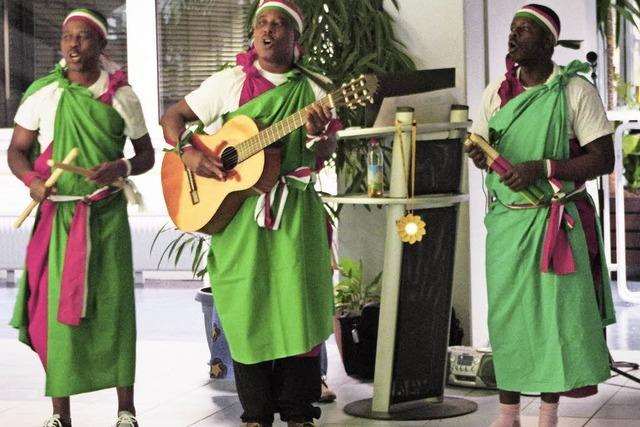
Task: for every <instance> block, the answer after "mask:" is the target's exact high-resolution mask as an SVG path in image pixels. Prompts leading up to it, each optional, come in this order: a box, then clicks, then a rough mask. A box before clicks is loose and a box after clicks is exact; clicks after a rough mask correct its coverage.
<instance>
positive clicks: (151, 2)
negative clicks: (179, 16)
mask: <svg viewBox="0 0 640 427" xmlns="http://www.w3.org/2000/svg"><path fill="white" fill-rule="evenodd" d="M127 50H128V62H127V64H128V74H129V83H130V84H131V86H132V87H133V89H134V90H135V92H136V94H137V95H138V97H139V98H140V102H141V103H142V111H143V113H144V118H145V121H146V122H147V127H148V128H149V134H150V135H151V138H152V140H154V145H156V146H162V145H163V143H162V133H161V131H160V126H159V125H158V122H159V117H158V105H159V104H158V46H157V37H156V2H155V0H127Z"/></svg>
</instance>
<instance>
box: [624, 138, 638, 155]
mask: <svg viewBox="0 0 640 427" xmlns="http://www.w3.org/2000/svg"><path fill="white" fill-rule="evenodd" d="M639 144H640V135H637V134H633V135H625V136H623V137H622V154H623V155H624V156H629V155H631V154H640V150H639V148H640V147H639Z"/></svg>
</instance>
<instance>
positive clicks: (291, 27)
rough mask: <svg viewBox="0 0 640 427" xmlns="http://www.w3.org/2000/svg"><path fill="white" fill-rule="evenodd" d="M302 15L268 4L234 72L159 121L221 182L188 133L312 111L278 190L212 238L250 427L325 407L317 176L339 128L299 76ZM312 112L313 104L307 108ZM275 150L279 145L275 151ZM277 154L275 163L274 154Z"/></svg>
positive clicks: (326, 284) (198, 166) (325, 312)
mask: <svg viewBox="0 0 640 427" xmlns="http://www.w3.org/2000/svg"><path fill="white" fill-rule="evenodd" d="M302 26H303V17H302V14H301V12H300V11H299V9H298V8H297V7H296V6H295V5H294V4H293V3H292V2H291V1H287V0H263V1H261V2H260V4H259V6H258V8H257V9H256V13H255V16H254V21H253V37H254V40H253V46H252V47H251V49H250V50H249V51H248V52H244V53H241V54H239V55H238V56H237V65H236V66H235V67H232V68H227V69H225V70H223V71H220V72H217V73H215V74H213V75H212V76H211V77H209V78H208V79H207V80H205V81H204V82H203V83H202V84H201V86H200V87H199V88H198V89H196V90H194V91H193V92H191V93H189V94H188V95H187V96H186V97H185V98H184V99H183V100H181V101H179V102H178V103H176V104H174V105H173V106H171V108H169V109H168V111H167V112H166V113H165V114H164V116H163V117H162V120H161V125H162V128H163V131H164V136H165V139H166V140H167V141H168V142H169V143H172V145H176V143H177V145H178V147H177V150H178V151H179V152H180V156H181V159H182V161H183V162H184V165H185V166H186V168H187V169H188V170H190V171H192V172H193V173H195V174H196V175H198V176H200V177H205V178H210V179H215V180H218V181H219V182H221V183H222V182H223V181H225V180H227V179H241V177H237V176H234V170H233V169H231V170H225V168H224V166H223V161H222V159H221V158H220V156H219V154H220V153H214V152H211V151H207V150H199V149H198V148H199V144H198V142H199V141H198V138H197V137H196V136H190V133H189V132H185V125H186V124H187V123H189V122H193V121H197V120H199V121H201V122H202V123H203V124H204V125H205V126H208V125H210V124H211V123H214V122H215V121H217V120H218V119H222V120H223V121H224V122H227V121H228V120H230V119H232V118H233V117H236V116H237V115H245V116H249V117H250V118H252V119H253V120H254V121H255V122H256V123H258V124H259V126H261V127H263V126H268V125H272V124H274V123H277V122H278V121H279V120H282V119H283V118H284V117H287V116H289V115H290V114H291V113H294V112H296V111H299V110H302V109H303V108H305V107H306V108H305V113H304V114H306V124H305V125H304V127H302V128H298V129H296V130H294V131H293V132H291V133H290V134H289V135H288V136H285V137H284V138H282V139H281V140H279V142H278V143H276V144H275V145H276V146H277V148H276V149H277V154H276V156H277V157H278V158H279V160H280V168H279V171H278V179H277V182H276V184H275V186H270V187H269V188H265V187H264V186H262V187H261V186H260V185H257V186H256V187H258V188H256V193H255V195H254V196H251V197H249V198H247V199H246V200H245V201H244V202H243V203H242V205H241V206H240V208H239V210H238V211H237V213H236V214H235V216H234V217H233V218H232V219H231V220H230V221H229V223H228V224H227V225H226V226H225V227H224V228H223V229H222V230H221V231H220V232H217V233H216V234H214V235H213V236H212V241H211V251H210V253H209V257H208V272H209V274H210V278H211V283H212V290H213V297H214V299H215V302H216V308H217V310H218V312H219V314H220V318H221V321H222V326H223V328H224V330H225V333H226V335H227V338H228V341H229V347H230V350H231V355H232V358H233V360H234V370H235V379H236V385H237V389H238V395H239V398H240V402H241V404H242V407H243V410H244V412H243V414H242V421H243V422H244V423H245V424H244V425H246V426H253V427H258V426H271V425H272V423H273V419H274V413H275V412H279V413H280V417H281V419H282V420H283V421H286V422H288V425H289V426H300V427H302V426H305V427H306V426H313V425H314V424H313V419H314V418H318V417H319V415H320V410H319V409H318V408H316V407H314V406H313V405H312V403H313V402H315V401H316V400H317V399H318V398H319V396H320V366H319V357H318V356H319V346H320V344H321V343H322V342H324V341H325V339H326V338H327V337H328V336H329V335H330V334H331V333H332V317H333V296H332V295H333V288H332V282H331V262H330V255H329V250H328V248H329V245H328V238H327V231H326V230H327V229H326V214H325V210H324V207H323V205H322V201H321V200H320V198H319V196H318V195H317V193H316V191H315V190H314V188H313V182H312V180H311V178H312V172H313V170H314V169H315V167H316V165H317V164H319V163H320V162H322V161H323V160H325V159H326V158H328V157H329V156H330V155H331V153H332V152H333V150H334V149H335V142H334V140H333V139H331V138H330V136H331V134H332V133H333V132H334V131H335V128H336V127H337V126H339V125H338V123H337V121H336V120H334V119H333V117H334V116H333V113H332V111H331V110H330V108H329V107H328V106H323V105H320V104H313V105H311V106H309V104H312V103H314V101H316V100H318V99H320V98H322V97H323V96H324V95H325V93H324V91H323V89H321V88H320V86H319V85H318V84H316V81H318V80H319V79H320V80H321V79H322V77H319V76H317V75H314V76H312V77H311V78H310V77H309V72H308V71H303V70H301V69H300V68H299V67H298V66H297V65H296V63H297V62H298V60H299V56H300V54H299V52H300V50H299V47H298V45H297V41H298V39H299V37H300V33H301V32H302ZM307 106H309V107H307ZM271 150H273V149H271ZM267 157H268V156H267Z"/></svg>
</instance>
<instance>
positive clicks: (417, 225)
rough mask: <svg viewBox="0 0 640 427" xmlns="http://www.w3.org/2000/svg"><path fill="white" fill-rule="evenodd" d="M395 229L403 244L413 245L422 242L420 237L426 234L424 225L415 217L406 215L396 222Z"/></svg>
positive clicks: (420, 219)
mask: <svg viewBox="0 0 640 427" xmlns="http://www.w3.org/2000/svg"><path fill="white" fill-rule="evenodd" d="M396 229H397V231H398V234H399V235H400V239H401V240H402V241H403V242H406V243H409V244H410V245H413V244H414V243H415V242H419V241H421V240H422V236H424V235H425V234H427V230H426V224H425V222H424V221H423V220H422V218H420V217H419V216H417V215H412V214H410V213H409V214H407V215H405V216H403V217H402V218H400V219H399V220H398V221H396Z"/></svg>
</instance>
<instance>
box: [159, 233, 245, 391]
mask: <svg viewBox="0 0 640 427" xmlns="http://www.w3.org/2000/svg"><path fill="white" fill-rule="evenodd" d="M176 231H179V230H178V229H177V228H176V227H173V226H170V225H169V224H165V225H164V226H162V228H161V229H160V230H159V231H158V233H157V234H156V236H155V238H154V239H153V243H152V244H151V252H153V249H154V247H155V244H156V242H157V241H158V238H159V237H160V236H161V235H162V234H164V233H167V232H176ZM209 246H210V238H209V236H207V235H206V234H201V233H191V232H180V233H179V234H178V236H177V237H175V238H174V239H173V240H171V241H170V242H169V243H168V244H167V246H166V247H165V248H164V250H163V251H162V253H161V254H160V259H159V260H158V266H160V264H161V263H162V260H163V259H165V258H166V259H168V260H172V261H173V263H174V266H177V265H178V263H179V262H180V260H181V259H182V257H183V256H190V257H192V259H193V260H192V262H191V271H192V273H193V277H194V278H198V279H202V280H203V287H202V288H200V290H199V291H198V293H197V294H196V297H195V300H196V301H198V302H199V303H200V304H201V305H202V314H203V315H204V327H205V334H206V338H207V345H208V346H209V353H210V359H209V378H211V379H212V380H213V383H212V384H213V385H214V386H215V387H216V388H218V389H221V390H226V391H233V390H235V382H234V374H233V361H232V359H231V353H230V351H229V345H228V344H227V340H226V339H225V335H224V331H223V329H222V325H221V323H220V317H219V316H218V312H217V310H216V307H215V303H214V300H213V296H212V293H211V284H210V283H209V277H208V275H207V274H206V273H207V268H206V265H204V264H205V261H206V258H205V257H206V255H207V254H208V253H209Z"/></svg>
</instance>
